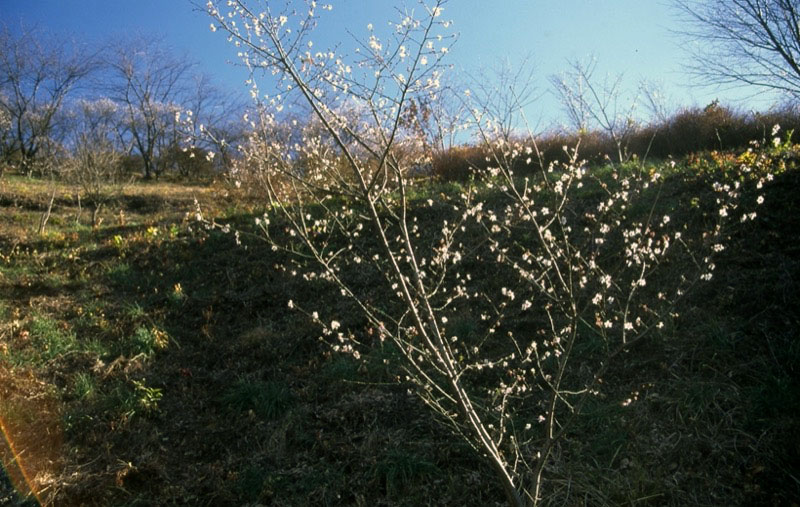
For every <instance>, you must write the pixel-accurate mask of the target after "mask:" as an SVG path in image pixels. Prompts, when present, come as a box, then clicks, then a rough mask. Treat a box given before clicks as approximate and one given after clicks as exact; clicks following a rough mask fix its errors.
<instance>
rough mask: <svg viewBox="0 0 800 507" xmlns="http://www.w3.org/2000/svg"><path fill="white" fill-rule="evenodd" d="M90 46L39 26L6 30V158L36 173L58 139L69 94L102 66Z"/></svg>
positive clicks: (2, 82)
mask: <svg viewBox="0 0 800 507" xmlns="http://www.w3.org/2000/svg"><path fill="white" fill-rule="evenodd" d="M96 62H97V60H96V58H95V55H94V54H92V53H90V52H88V51H87V50H86V49H85V48H83V47H81V46H78V45H75V44H69V43H65V41H63V40H54V39H52V38H51V37H50V36H48V35H46V34H43V33H40V32H38V31H36V30H26V31H23V32H22V34H21V35H19V36H16V35H14V34H12V33H11V31H10V30H9V29H8V27H5V26H4V27H2V28H1V29H0V116H1V117H2V122H0V123H3V125H0V141H2V142H1V143H0V157H2V159H4V161H5V162H6V163H11V162H12V160H13V161H15V162H18V163H19V165H20V166H21V168H22V169H23V171H25V172H28V173H31V172H32V171H33V170H34V166H35V164H36V162H37V161H38V160H41V159H43V158H44V157H42V155H43V154H44V153H43V152H44V151H46V149H47V147H48V145H51V144H52V143H51V142H52V136H53V134H54V130H55V127H56V123H57V118H58V113H59V112H60V110H61V107H62V106H63V104H64V101H65V99H66V97H67V96H68V94H69V93H70V92H71V91H73V90H74V89H75V87H76V86H77V85H78V84H79V82H80V81H81V80H82V79H84V78H85V77H86V76H87V75H89V74H90V73H91V72H92V71H93V70H94V69H96Z"/></svg>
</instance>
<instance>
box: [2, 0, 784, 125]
mask: <svg viewBox="0 0 800 507" xmlns="http://www.w3.org/2000/svg"><path fill="white" fill-rule="evenodd" d="M330 2H331V3H333V11H332V12H330V13H325V16H324V17H323V19H322V20H321V22H320V25H319V37H318V39H317V40H319V41H320V44H318V45H317V46H316V47H320V48H322V47H324V46H325V43H328V42H334V41H341V42H343V46H342V48H343V49H347V48H348V47H353V46H354V44H353V43H352V42H351V41H352V37H351V36H350V35H348V31H349V32H351V33H354V34H356V35H359V36H365V35H366V34H367V30H366V26H367V24H368V23H373V24H374V25H375V26H376V27H377V26H379V25H381V24H383V23H385V22H386V21H389V20H396V19H398V17H397V12H396V10H395V8H394V6H395V5H396V4H397V3H396V2H393V1H391V0H339V1H336V0H330ZM407 4H408V5H409V6H411V7H413V6H414V2H407ZM443 18H446V19H452V20H453V25H452V29H453V30H454V32H456V33H458V35H459V38H458V42H457V43H456V45H455V47H454V48H453V50H452V52H451V53H450V55H449V56H450V59H449V63H452V64H453V65H454V66H455V68H454V71H453V72H455V73H456V75H457V76H458V75H461V76H463V75H464V74H466V73H470V74H471V75H473V76H478V77H480V76H482V75H483V74H482V72H481V69H483V68H486V67H491V66H492V65H495V64H497V62H499V61H501V60H503V59H505V60H507V61H508V63H510V64H511V65H518V64H519V62H521V61H523V59H524V58H525V56H526V55H530V58H531V62H532V63H533V65H534V67H533V70H534V76H535V79H536V82H535V85H536V88H537V90H538V92H539V93H540V94H541V98H540V99H539V100H537V102H536V103H534V104H533V105H532V106H531V107H530V110H529V116H530V117H532V118H534V119H536V118H539V119H541V121H540V123H542V122H543V123H545V124H550V123H553V122H556V121H557V120H558V119H559V118H561V117H562V114H561V111H560V106H559V104H558V101H557V100H556V98H555V97H554V95H553V92H552V87H551V85H550V84H549V81H548V78H549V77H550V76H552V75H554V74H558V73H560V72H562V71H564V70H566V68H567V62H568V61H570V60H574V59H586V58H589V57H590V56H593V57H596V58H597V60H598V67H597V72H596V75H597V77H598V78H602V77H604V76H605V75H606V74H609V75H617V74H623V75H624V81H623V83H624V87H625V88H626V89H627V90H629V91H630V92H635V91H636V89H637V87H638V85H639V83H640V82H641V81H643V80H646V81H648V82H651V83H656V84H658V85H659V86H660V88H661V89H662V91H663V92H664V94H665V95H666V97H667V100H668V102H669V105H671V106H672V108H677V107H684V106H700V107H702V106H705V105H706V104H708V103H710V102H711V101H712V100H714V99H716V98H718V99H719V100H720V101H721V102H722V103H724V104H731V105H734V106H736V107H739V108H741V109H742V110H763V109H766V108H767V107H768V106H769V105H770V104H772V103H773V102H774V100H775V98H774V97H771V96H767V95H766V94H764V93H763V92H759V91H758V90H752V89H750V90H748V89H735V90H719V89H709V88H699V87H696V86H691V85H690V83H691V79H690V78H689V77H688V76H686V75H685V74H684V72H683V70H682V67H681V62H682V61H683V60H684V59H685V58H687V54H686V53H685V52H684V51H683V49H682V46H684V45H685V44H686V41H684V40H682V39H681V37H680V36H677V35H675V34H674V32H673V31H674V30H678V29H680V25H679V24H678V21H679V20H678V17H677V15H676V13H675V11H674V10H673V9H672V8H671V7H670V6H669V3H668V0H451V1H450V2H449V3H448V4H446V7H445V11H444V14H443ZM0 20H2V21H0V22H2V23H5V24H6V25H7V26H8V27H9V28H10V29H12V30H18V29H19V28H20V26H23V27H33V26H36V27H38V28H41V29H46V30H48V31H51V32H56V33H59V34H64V36H67V37H73V38H76V39H79V40H88V41H91V42H96V43H98V44H100V43H102V42H103V41H105V40H108V39H109V38H113V37H115V36H119V35H125V34H131V33H143V34H154V35H159V36H163V37H164V38H165V40H166V41H167V43H168V44H169V45H171V46H172V47H173V48H175V49H176V50H178V51H179V52H180V51H184V50H185V51H186V52H187V53H188V54H189V56H190V57H191V58H194V59H196V60H197V61H198V62H199V65H200V69H201V70H203V71H205V72H207V73H209V74H211V75H212V76H213V77H214V79H215V81H216V82H217V83H218V84H219V85H221V86H226V87H227V86H229V87H234V88H235V89H237V90H238V89H241V90H244V89H245V88H244V81H245V80H246V79H247V75H246V72H245V71H244V69H242V68H241V67H236V66H234V65H231V63H230V62H231V61H232V60H235V54H234V52H233V50H232V47H230V45H229V44H228V43H227V42H226V41H225V37H224V35H223V34H222V33H221V32H217V33H211V31H210V30H209V23H210V21H211V20H210V19H209V18H208V17H207V15H206V14H205V13H203V12H198V11H197V9H196V8H195V7H194V6H193V4H192V3H191V2H190V1H189V0H0Z"/></svg>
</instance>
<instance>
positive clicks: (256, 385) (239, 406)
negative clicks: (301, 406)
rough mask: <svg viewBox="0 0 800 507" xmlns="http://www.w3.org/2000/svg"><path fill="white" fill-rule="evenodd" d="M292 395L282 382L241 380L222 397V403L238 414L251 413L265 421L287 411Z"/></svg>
mask: <svg viewBox="0 0 800 507" xmlns="http://www.w3.org/2000/svg"><path fill="white" fill-rule="evenodd" d="M291 402H292V395H291V392H290V390H289V387H288V386H287V385H286V384H285V383H282V382H261V381H256V382H250V381H247V380H245V379H241V380H239V381H237V382H236V384H234V385H233V386H232V387H231V388H230V389H228V391H227V392H226V393H225V395H224V396H223V397H222V403H223V404H224V405H226V406H228V407H230V408H232V409H234V410H237V411H239V412H247V411H252V412H253V413H254V414H256V415H257V416H259V417H263V418H265V419H277V418H279V417H281V416H282V415H283V414H285V413H286V411H287V410H288V409H289V407H290V405H291Z"/></svg>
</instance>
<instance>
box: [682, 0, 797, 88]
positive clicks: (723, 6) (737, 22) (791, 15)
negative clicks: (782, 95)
mask: <svg viewBox="0 0 800 507" xmlns="http://www.w3.org/2000/svg"><path fill="white" fill-rule="evenodd" d="M674 3H675V5H676V6H677V8H678V9H679V10H680V11H681V12H682V13H683V14H685V17H686V21H687V27H686V28H685V29H684V30H683V33H684V34H685V35H689V36H690V37H692V38H694V39H695V40H696V41H697V42H698V43H699V44H698V45H697V46H694V49H693V50H692V51H693V55H694V63H693V64H692V65H691V67H690V68H691V70H692V71H693V72H694V73H695V74H696V75H698V76H701V77H702V78H704V79H706V80H707V81H708V82H709V83H714V84H740V85H741V84H747V85H755V86H760V87H764V88H769V89H773V90H779V91H782V92H787V93H789V94H791V95H793V96H795V97H796V96H798V95H800V28H798V27H800V1H798V0H711V1H700V0H674Z"/></svg>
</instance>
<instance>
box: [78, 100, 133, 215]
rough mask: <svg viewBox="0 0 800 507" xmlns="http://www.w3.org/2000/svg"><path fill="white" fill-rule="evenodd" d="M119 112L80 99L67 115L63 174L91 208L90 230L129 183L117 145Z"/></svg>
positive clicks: (109, 104) (103, 103)
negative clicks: (67, 149)
mask: <svg viewBox="0 0 800 507" xmlns="http://www.w3.org/2000/svg"><path fill="white" fill-rule="evenodd" d="M118 110H119V107H118V105H117V104H116V103H114V102H113V101H111V100H109V99H98V100H93V101H92V100H82V101H79V102H78V103H77V104H76V105H75V107H74V109H73V111H71V115H70V116H71V122H70V127H71V128H70V132H71V139H70V144H71V146H72V154H71V157H70V158H69V159H68V160H67V162H66V164H65V168H66V174H67V178H68V179H69V180H70V181H72V182H73V183H75V184H76V185H78V186H79V187H80V189H81V190H82V191H83V194H84V196H85V200H86V202H88V204H89V205H90V206H91V207H92V227H96V226H97V225H98V221H97V216H98V214H99V212H100V209H101V208H102V207H103V205H105V204H106V203H107V202H108V201H109V200H111V199H113V198H114V196H116V195H117V194H118V193H120V192H121V191H122V189H123V187H124V186H125V185H126V184H127V183H129V182H130V180H131V177H130V175H129V174H126V173H125V171H124V170H123V167H122V157H123V153H122V152H120V151H119V150H118V147H117V144H116V128H117V124H118V121H119V119H118Z"/></svg>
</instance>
